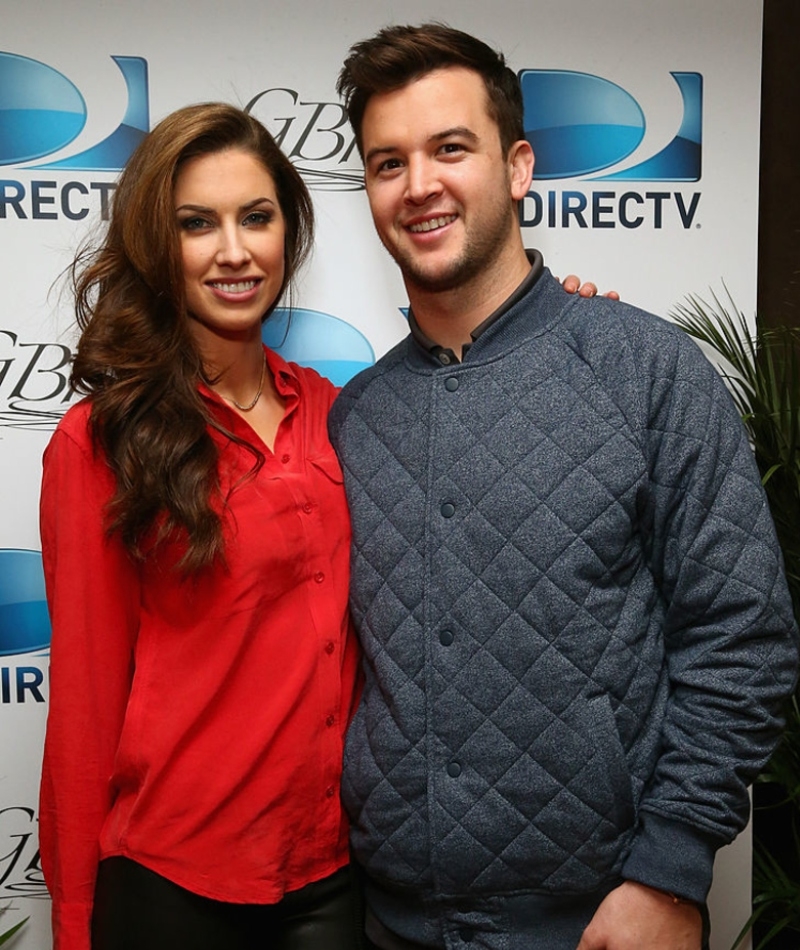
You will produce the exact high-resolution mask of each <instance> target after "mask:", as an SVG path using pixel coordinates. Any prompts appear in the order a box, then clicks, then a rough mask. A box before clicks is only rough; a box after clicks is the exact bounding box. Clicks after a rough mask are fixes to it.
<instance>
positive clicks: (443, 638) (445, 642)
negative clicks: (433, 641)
mask: <svg viewBox="0 0 800 950" xmlns="http://www.w3.org/2000/svg"><path fill="white" fill-rule="evenodd" d="M453 640H455V637H454V636H453V631H452V630H442V632H441V633H440V634H439V643H441V645H442V646H443V647H449V646H452V644H453Z"/></svg>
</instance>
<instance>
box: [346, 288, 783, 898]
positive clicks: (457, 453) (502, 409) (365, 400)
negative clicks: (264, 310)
mask: <svg viewBox="0 0 800 950" xmlns="http://www.w3.org/2000/svg"><path fill="white" fill-rule="evenodd" d="M330 432H331V438H332V440H333V444H334V446H335V448H336V450H337V452H338V453H339V456H340V458H341V461H342V463H343V468H344V473H345V484H346V489H347V495H348V500H349V503H350V509H351V512H352V519H353V539H354V540H353V553H352V571H353V576H352V609H353V613H354V617H355V622H356V625H357V627H358V630H359V632H360V635H361V639H362V643H363V647H364V653H365V672H366V685H365V689H364V694H363V699H362V701H361V704H360V707H359V709H358V712H357V714H356V717H355V720H354V722H353V724H352V726H351V728H350V732H349V735H348V739H347V749H346V756H345V773H344V782H343V795H344V801H345V805H346V807H347V809H348V811H349V813H350V816H351V819H352V825H353V831H352V842H353V847H354V849H355V854H356V856H357V858H358V860H359V862H360V863H361V864H362V865H363V867H364V868H365V869H366V871H367V873H368V875H369V876H370V878H371V879H373V880H374V881H376V882H379V883H380V884H381V885H382V886H385V887H387V888H389V889H391V890H392V892H397V893H401V894H402V893H405V894H407V895H415V897H418V898H419V899H421V900H423V901H425V900H429V899H432V898H436V899H437V900H439V901H444V902H445V903H446V902H447V901H451V902H452V904H453V906H456V905H458V906H459V907H461V908H463V907H465V906H466V907H467V908H469V907H470V906H471V903H470V902H472V903H475V905H476V906H478V905H480V903H481V901H483V900H489V899H492V898H493V897H494V896H496V895H519V894H533V895H548V894H550V895H558V894H585V893H589V892H600V891H602V890H603V889H607V888H608V886H609V884H610V883H612V882H615V881H618V880H619V879H620V878H621V877H627V878H632V879H634V880H639V881H642V882H644V883H647V884H651V885H652V886H656V887H660V888H662V889H665V890H670V891H674V892H677V893H679V894H683V895H684V896H686V897H690V898H693V899H695V900H700V901H702V900H703V899H704V898H705V896H706V893H707V890H708V887H709V884H710V880H711V870H712V864H713V857H714V853H715V851H716V849H717V848H718V847H719V846H720V845H722V844H724V843H726V842H728V841H730V840H731V839H732V838H733V837H734V835H735V834H736V833H737V832H738V831H739V830H740V829H741V828H742V827H743V825H744V824H745V822H746V819H747V813H748V797H747V792H746V787H747V784H748V783H749V782H750V781H751V780H752V779H753V777H754V776H755V774H756V773H757V771H758V770H759V768H760V767H761V766H762V765H763V763H764V762H765V760H766V758H767V757H768V755H769V753H770V751H771V749H772V748H773V746H774V744H775V741H776V738H777V735H778V732H779V728H780V724H781V721H780V716H779V712H778V709H779V705H780V702H781V699H782V698H783V697H784V696H785V695H786V694H787V693H788V692H789V691H790V690H791V688H792V686H793V683H794V678H795V669H796V662H797V649H796V642H795V633H796V631H795V629H794V622H793V620H792V617H791V607H790V601H789V598H788V593H787V590H786V585H785V581H784V577H783V571H782V562H781V556H780V553H779V549H778V547H777V545H776V541H775V536H774V531H773V526H772V522H771V519H770V515H769V512H768V509H767V505H766V501H765V497H764V494H763V491H762V489H761V485H760V481H759V476H758V472H757V470H756V467H755V465H754V461H753V458H752V453H751V450H750V448H749V446H748V443H747V438H746V435H745V433H744V430H743V428H742V426H741V424H740V422H739V419H738V417H737V414H736V411H735V409H734V407H733V405H732V403H731V400H730V398H729V396H728V394H727V392H726V391H725V388H724V386H723V385H722V383H721V381H720V379H719V377H718V374H717V373H716V371H715V370H714V369H713V368H712V366H711V365H710V364H709V362H708V361H707V360H706V359H705V357H704V356H703V355H702V353H701V352H700V351H699V349H698V348H697V347H696V346H695V344H694V343H693V342H691V341H690V340H689V339H688V337H686V335H685V334H683V333H682V332H681V331H679V330H677V329H676V328H675V327H673V326H672V325H670V324H668V323H667V322H665V321H663V320H660V319H659V318H657V317H654V316H652V315H650V314H647V313H644V312H642V311H640V310H637V309H635V308H632V307H629V306H625V305H624V304H620V303H614V302H612V301H608V300H606V299H603V298H599V297H598V298H595V299H593V300H584V299H580V298H577V297H573V296H569V295H567V294H566V293H564V292H563V291H562V289H561V288H560V286H559V284H558V282H557V281H555V280H554V278H552V276H551V275H550V273H549V271H547V270H546V269H545V270H544V271H543V273H542V275H541V276H540V278H539V279H538V280H537V281H536V282H535V283H534V285H533V286H532V288H531V289H530V290H529V292H528V293H527V294H526V295H525V296H524V298H523V299H522V300H521V301H519V302H517V303H516V304H513V305H512V306H511V308H510V309H509V310H508V311H507V312H506V313H505V314H503V315H502V316H501V317H500V319H499V320H498V321H496V322H495V323H494V324H493V325H492V326H491V327H490V328H489V329H488V330H487V331H486V332H485V333H483V334H482V335H481V336H479V337H478V339H477V341H476V342H475V343H474V344H473V345H472V347H471V349H470V350H469V351H468V353H467V355H466V357H465V359H464V362H463V363H460V364H456V365H451V366H442V365H441V363H440V362H439V361H438V360H436V359H435V358H434V357H433V356H432V355H431V353H429V352H427V351H426V350H425V349H423V348H422V347H421V346H420V345H419V344H418V343H416V342H415V341H414V340H413V339H412V338H410V337H409V338H408V339H406V340H405V341H404V342H402V343H401V344H399V345H398V346H397V347H395V349H393V350H392V351H391V352H390V353H389V354H387V355H386V356H385V357H384V358H383V359H382V360H380V361H379V363H378V364H377V365H376V366H375V367H373V368H371V369H369V370H367V371H366V372H364V373H362V374H361V375H359V376H358V377H357V378H356V379H355V380H353V381H352V382H351V383H350V384H349V385H348V386H347V387H346V388H345V389H344V390H343V392H342V394H341V395H340V396H339V398H338V400H337V401H336V403H335V405H334V407H333V410H332V414H331V418H330ZM465 898H466V904H465V903H464V899H465Z"/></svg>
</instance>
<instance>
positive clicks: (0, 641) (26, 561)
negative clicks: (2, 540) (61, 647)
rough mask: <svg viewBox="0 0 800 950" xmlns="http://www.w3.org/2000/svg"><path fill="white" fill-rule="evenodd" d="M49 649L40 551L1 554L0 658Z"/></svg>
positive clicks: (48, 623)
mask: <svg viewBox="0 0 800 950" xmlns="http://www.w3.org/2000/svg"><path fill="white" fill-rule="evenodd" d="M49 646H50V616H49V614H48V613H47V601H46V600H45V593H44V572H43V570H42V555H41V554H40V553H39V552H38V551H19V550H14V549H6V550H0V656H8V655H10V654H12V653H33V652H34V651H35V650H44V649H46V648H47V647H49Z"/></svg>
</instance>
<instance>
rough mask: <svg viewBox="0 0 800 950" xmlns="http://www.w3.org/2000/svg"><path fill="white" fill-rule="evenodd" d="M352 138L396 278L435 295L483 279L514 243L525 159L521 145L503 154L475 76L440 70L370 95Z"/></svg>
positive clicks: (528, 164) (527, 169)
mask: <svg viewBox="0 0 800 950" xmlns="http://www.w3.org/2000/svg"><path fill="white" fill-rule="evenodd" d="M362 136H363V143H364V164H365V176H366V186H367V195H368V197H369V203H370V208H371V210H372V217H373V220H374V222H375V227H376V229H377V231H378V236H379V237H380V239H381V241H382V242H383V244H384V246H385V247H386V249H387V250H388V251H389V253H390V254H391V255H392V257H393V258H394V259H395V261H396V262H397V264H398V265H399V267H400V269H401V271H402V272H403V277H404V279H405V281H406V285H407V286H409V287H410V288H417V289H419V290H421V291H425V292H437V291H446V290H452V289H454V288H458V287H461V286H463V285H466V284H468V283H474V282H475V280H476V279H478V280H480V279H482V278H483V277H484V276H487V277H489V276H490V274H491V269H492V267H493V265H495V264H496V263H497V261H498V260H499V259H500V258H501V257H502V255H503V253H504V252H505V251H506V250H507V249H508V248H509V247H510V246H511V244H512V243H513V242H514V241H515V240H516V241H518V240H519V231H518V224H517V220H516V213H515V205H514V202H515V201H518V200H520V199H521V198H522V197H524V195H525V193H526V191H527V188H528V186H529V183H530V173H531V171H532V156H531V155H530V149H529V148H528V147H527V145H526V143H522V148H520V143H517V144H516V145H514V146H512V148H511V149H510V151H509V154H508V155H507V156H506V155H504V154H503V151H502V148H501V145H500V135H499V131H498V128H497V125H496V123H495V122H494V120H493V119H492V118H491V117H490V116H489V113H488V111H487V96H486V90H485V87H484V83H483V80H482V78H481V77H480V76H479V75H478V74H477V73H475V72H473V71H472V70H469V69H464V68H462V67H448V68H445V69H438V70H435V71H434V72H431V73H428V74H427V75H425V76H423V77H422V78H421V79H418V80H415V81H414V82H411V83H409V84H408V85H406V86H403V87H402V88H400V89H396V90H394V91H392V92H387V93H381V94H377V95H374V96H372V97H371V98H370V100H369V101H368V103H367V108H366V110H365V112H364V120H363V125H362ZM521 153H524V155H523V162H522V165H523V166H524V167H522V166H521V165H520V154H521Z"/></svg>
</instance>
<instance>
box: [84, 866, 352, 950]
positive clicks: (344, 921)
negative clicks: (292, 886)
mask: <svg viewBox="0 0 800 950" xmlns="http://www.w3.org/2000/svg"><path fill="white" fill-rule="evenodd" d="M360 918H361V905H360V901H359V899H358V896H357V893H356V885H355V882H354V881H353V879H352V876H351V874H350V871H349V869H348V868H342V869H341V870H340V871H337V872H336V873H335V874H333V875H331V876H330V877H328V878H325V879H324V880H322V881H316V882H315V883H313V884H309V885H307V886H306V887H303V888H301V889H300V890H298V891H292V892H291V893H290V894H287V895H286V896H285V897H284V898H283V900H281V901H280V902H279V903H277V904H263V905H262V904H258V905H256V904H230V903H227V902H223V901H214V900H210V899H209V898H206V897H200V896H198V895H197V894H193V893H191V891H187V890H185V889H184V888H182V887H179V886H178V885H177V884H173V883H172V881H168V880H167V879H166V878H164V877H161V875H159V874H156V873H154V872H153V871H150V870H148V869H147V868H145V867H142V865H140V864H137V863H136V862H134V861H129V860H128V859H127V858H108V859H107V860H105V861H101V862H100V868H99V871H98V875H97V885H96V887H95V902H94V912H93V915H92V950H359V948H360V947H361V946H362V942H361V941H362V927H361V924H362V921H361V919H360Z"/></svg>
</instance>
